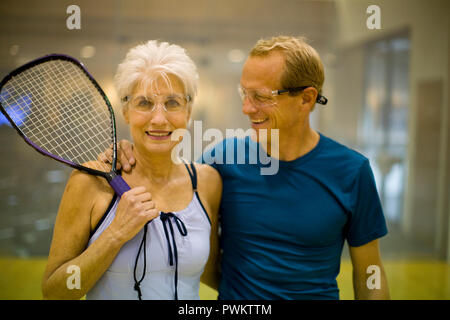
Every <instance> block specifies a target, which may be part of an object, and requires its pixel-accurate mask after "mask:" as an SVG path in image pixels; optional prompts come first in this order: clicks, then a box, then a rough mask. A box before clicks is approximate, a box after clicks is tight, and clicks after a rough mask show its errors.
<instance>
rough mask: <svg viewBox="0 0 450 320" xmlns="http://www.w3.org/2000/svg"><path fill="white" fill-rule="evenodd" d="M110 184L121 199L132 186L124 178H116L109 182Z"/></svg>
mask: <svg viewBox="0 0 450 320" xmlns="http://www.w3.org/2000/svg"><path fill="white" fill-rule="evenodd" d="M109 184H110V185H111V187H112V188H113V189H114V191H115V192H116V194H117V195H118V196H119V197H121V196H122V195H123V194H124V193H125V192H127V191H128V190H130V189H131V188H130V186H129V185H128V184H127V183H126V182H125V180H123V178H122V176H119V175H117V176H115V177H114V178H113V179H112V180H111V181H109Z"/></svg>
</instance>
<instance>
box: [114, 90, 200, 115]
mask: <svg viewBox="0 0 450 320" xmlns="http://www.w3.org/2000/svg"><path fill="white" fill-rule="evenodd" d="M154 96H158V94H154ZM169 96H170V95H169ZM181 96H182V97H183V98H185V99H186V109H187V107H188V105H189V103H191V102H192V98H191V96H190V95H188V94H187V95H181ZM137 97H143V98H147V97H146V96H137ZM131 98H132V95H127V96H125V97H123V98H122V99H121V100H122V102H123V103H129V102H131ZM160 104H162V107H163V110H164V111H165V112H166V113H176V112H170V111H168V110H167V108H166V104H165V103H157V104H155V105H154V106H153V108H151V109H150V111H149V113H152V112H153V111H154V110H155V109H156V108H157V107H158V105H160ZM183 111H184V110H183Z"/></svg>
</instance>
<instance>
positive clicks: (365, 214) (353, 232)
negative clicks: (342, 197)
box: [347, 159, 387, 247]
mask: <svg viewBox="0 0 450 320" xmlns="http://www.w3.org/2000/svg"><path fill="white" fill-rule="evenodd" d="M351 203H352V204H353V205H352V212H351V218H350V221H349V225H348V232H347V241H348V244H349V245H350V246H352V247H359V246H362V245H364V244H366V243H369V242H370V241H373V240H375V239H378V238H380V237H383V236H384V235H386V234H387V226H386V220H385V218H384V214H383V208H382V207H381V201H380V197H379V196H378V191H377V188H376V184H375V179H374V176H373V172H372V169H371V167H370V164H369V160H367V159H366V160H365V161H364V163H363V165H362V166H361V169H360V171H359V175H358V176H357V178H356V182H355V185H354V188H353V192H352V194H351Z"/></svg>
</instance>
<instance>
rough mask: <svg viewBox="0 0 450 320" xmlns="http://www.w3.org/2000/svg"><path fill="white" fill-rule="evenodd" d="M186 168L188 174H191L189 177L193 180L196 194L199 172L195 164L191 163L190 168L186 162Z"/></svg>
mask: <svg viewBox="0 0 450 320" xmlns="http://www.w3.org/2000/svg"><path fill="white" fill-rule="evenodd" d="M183 162H184V160H183ZM184 166H185V167H186V169H187V172H188V173H189V177H190V178H191V183H192V189H193V190H194V192H197V170H196V169H195V166H194V163H191V165H190V166H189V165H188V164H187V163H186V162H184ZM189 167H190V169H189ZM191 170H192V171H191Z"/></svg>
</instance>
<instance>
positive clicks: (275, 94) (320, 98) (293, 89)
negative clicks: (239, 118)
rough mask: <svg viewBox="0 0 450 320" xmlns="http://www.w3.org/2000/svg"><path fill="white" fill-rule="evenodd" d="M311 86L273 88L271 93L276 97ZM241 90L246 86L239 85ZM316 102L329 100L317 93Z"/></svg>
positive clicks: (324, 102)
mask: <svg viewBox="0 0 450 320" xmlns="http://www.w3.org/2000/svg"><path fill="white" fill-rule="evenodd" d="M310 87H312V86H303V87H291V88H286V89H281V90H271V91H270V93H271V95H272V96H274V97H275V96H279V95H281V94H283V93H287V92H289V93H293V92H301V91H303V90H305V89H306V88H310ZM241 90H242V91H243V90H245V88H243V87H242V86H241V85H238V91H239V94H240V91H241ZM245 96H247V95H245ZM243 100H244V99H242V101H243ZM316 102H317V103H319V104H321V105H326V104H327V102H328V99H327V98H326V97H324V96H323V95H321V94H317V98H316Z"/></svg>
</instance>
